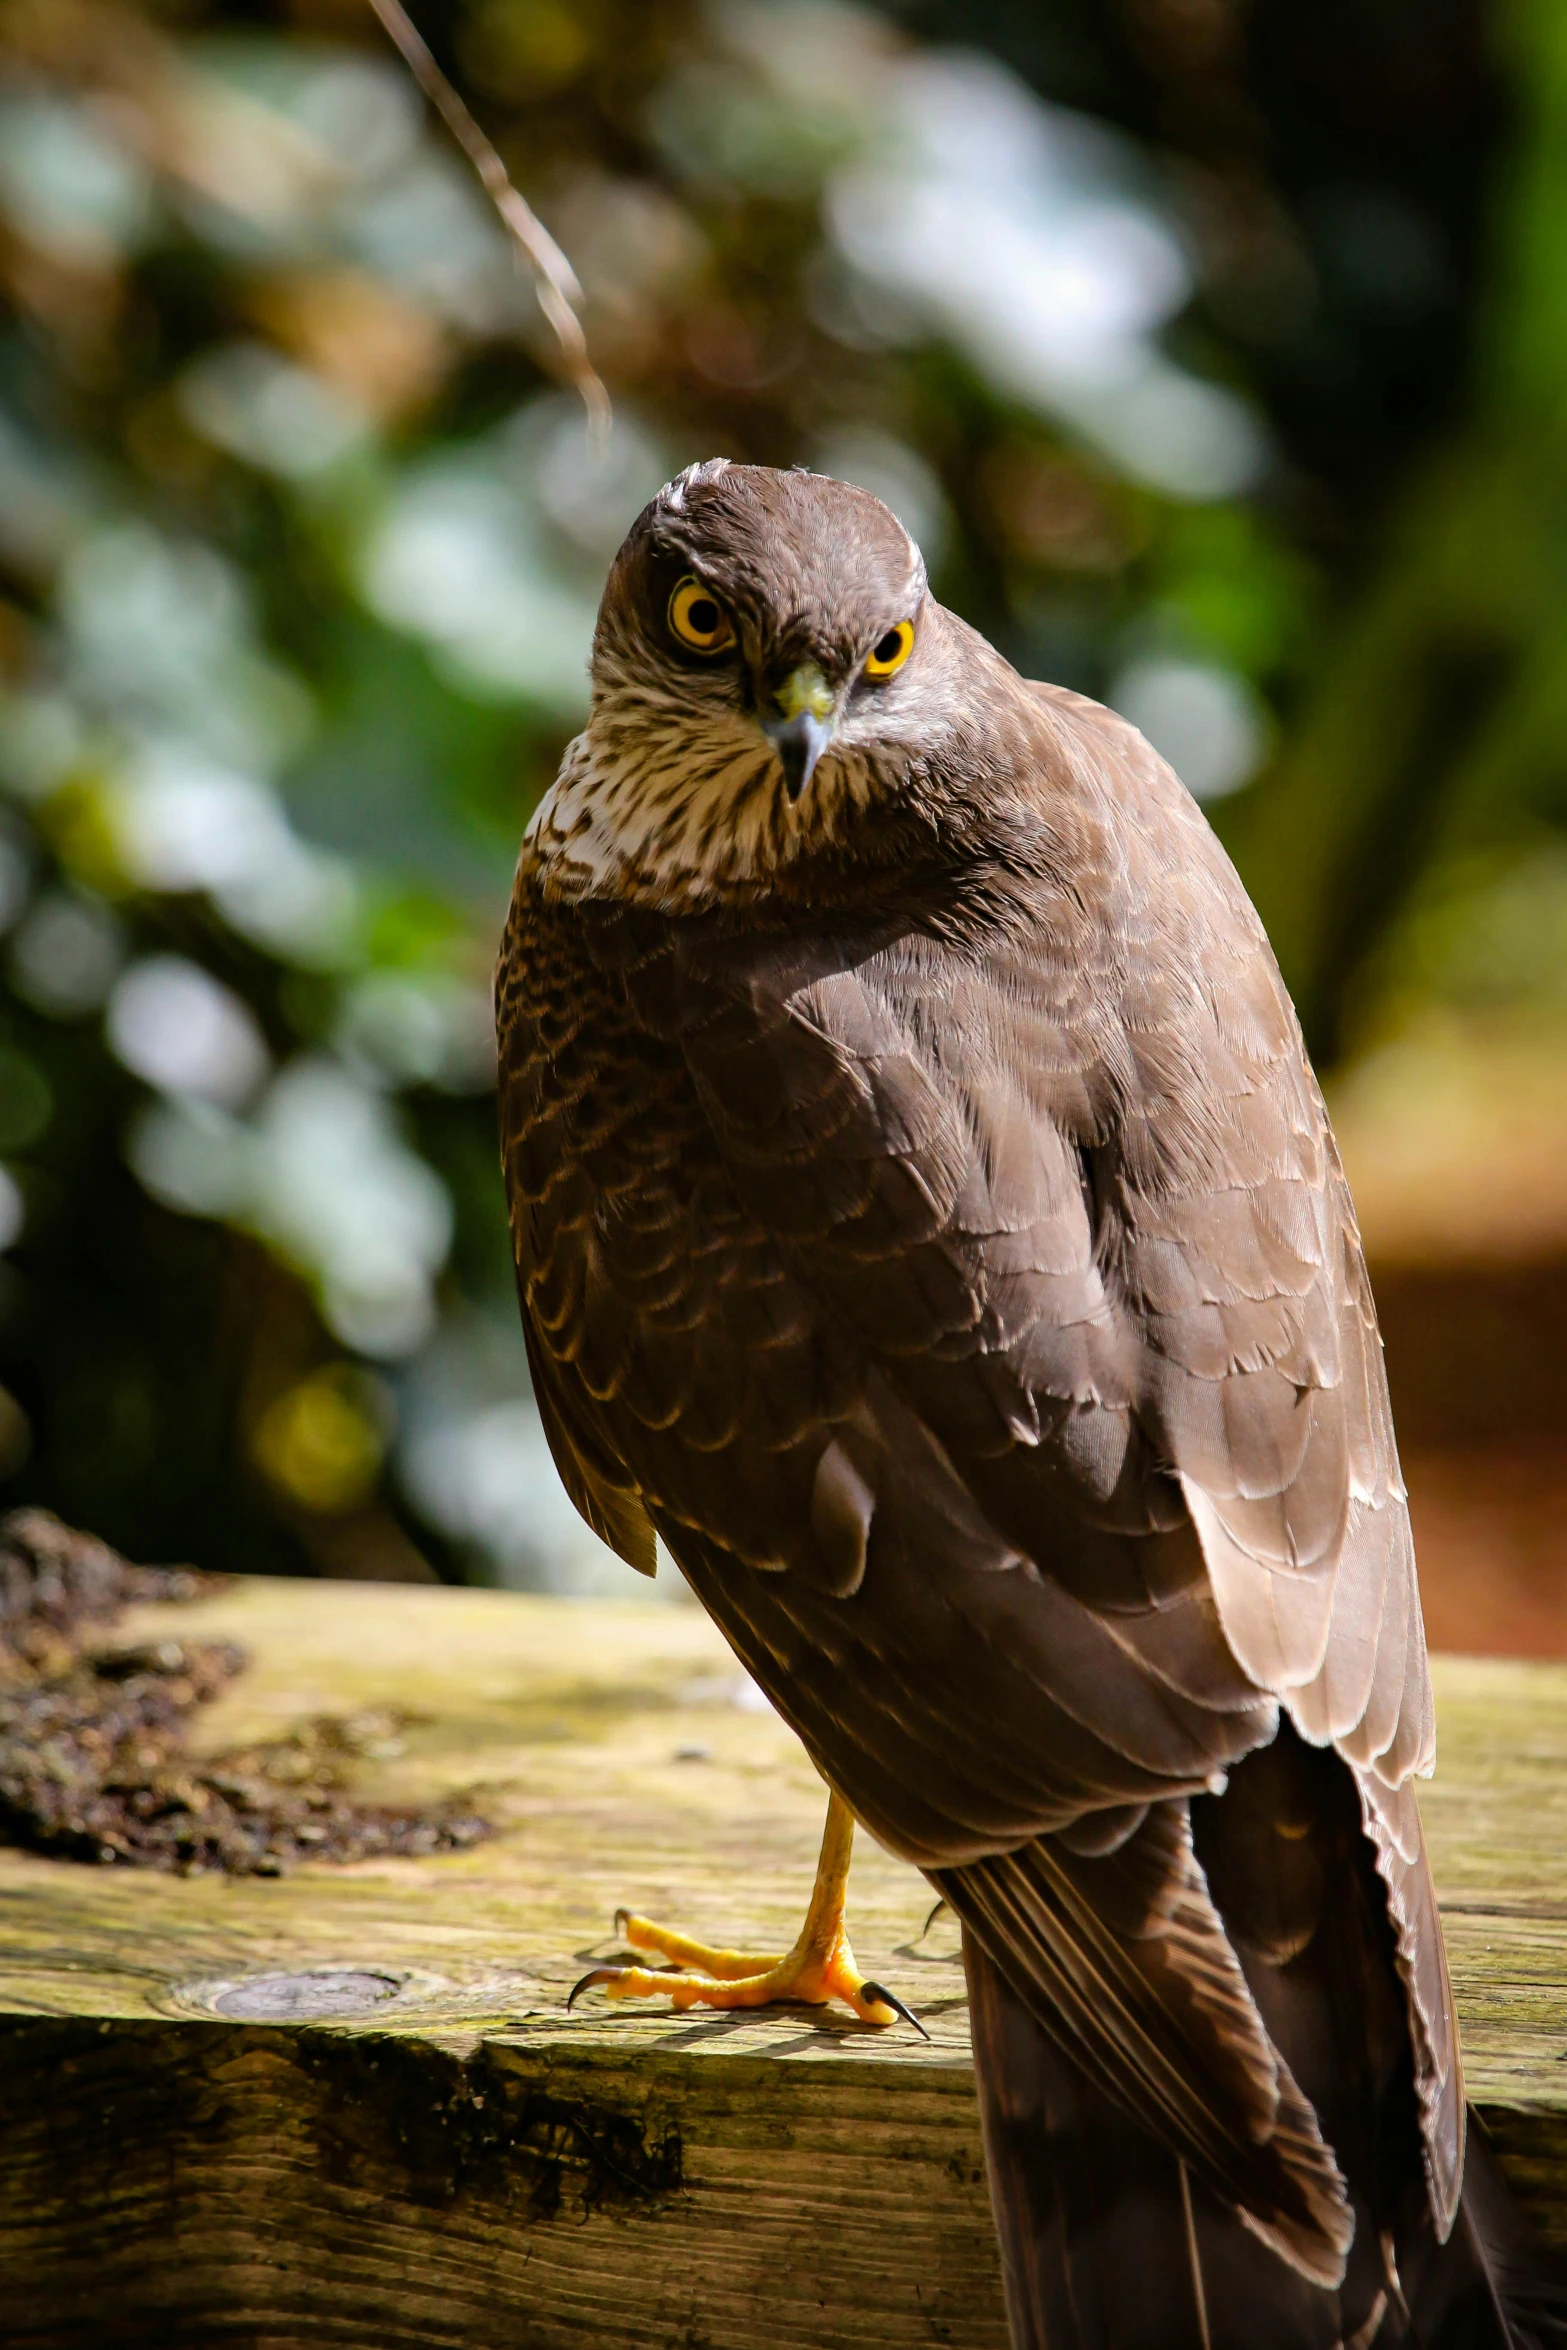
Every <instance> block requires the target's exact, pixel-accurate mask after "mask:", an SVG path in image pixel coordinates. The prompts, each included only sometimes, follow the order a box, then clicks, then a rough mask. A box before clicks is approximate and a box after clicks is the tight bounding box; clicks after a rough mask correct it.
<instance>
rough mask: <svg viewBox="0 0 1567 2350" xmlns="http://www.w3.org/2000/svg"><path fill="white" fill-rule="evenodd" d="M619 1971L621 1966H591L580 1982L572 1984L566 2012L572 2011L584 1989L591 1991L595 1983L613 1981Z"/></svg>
mask: <svg viewBox="0 0 1567 2350" xmlns="http://www.w3.org/2000/svg"><path fill="white" fill-rule="evenodd" d="M619 1972H620V1969H619V1967H614V1966H596V1967H590V1968H589V1969H588V1971H587V1973H586V1974H585V1975H584V1976H583V1978H582V1980H581V1982H580V1983H573V1984H572V1986H571V1990H570V1992H569V1993H568V1995H567V1999H566V2013H567V2014H568V2015H569V2014H570V2013H571V2011H572V2009H573V2008H574V2007H575V2006H576V2004H577V2001H578V2000H579V1999H580V1998H581V1996H582V1994H583V1992H584V1991H591V1990H592V1988H593V1986H594V1984H595V1983H612V1982H613V1981H614V1979H615V1977H616V1976H617V1975H618V1974H619Z"/></svg>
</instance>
